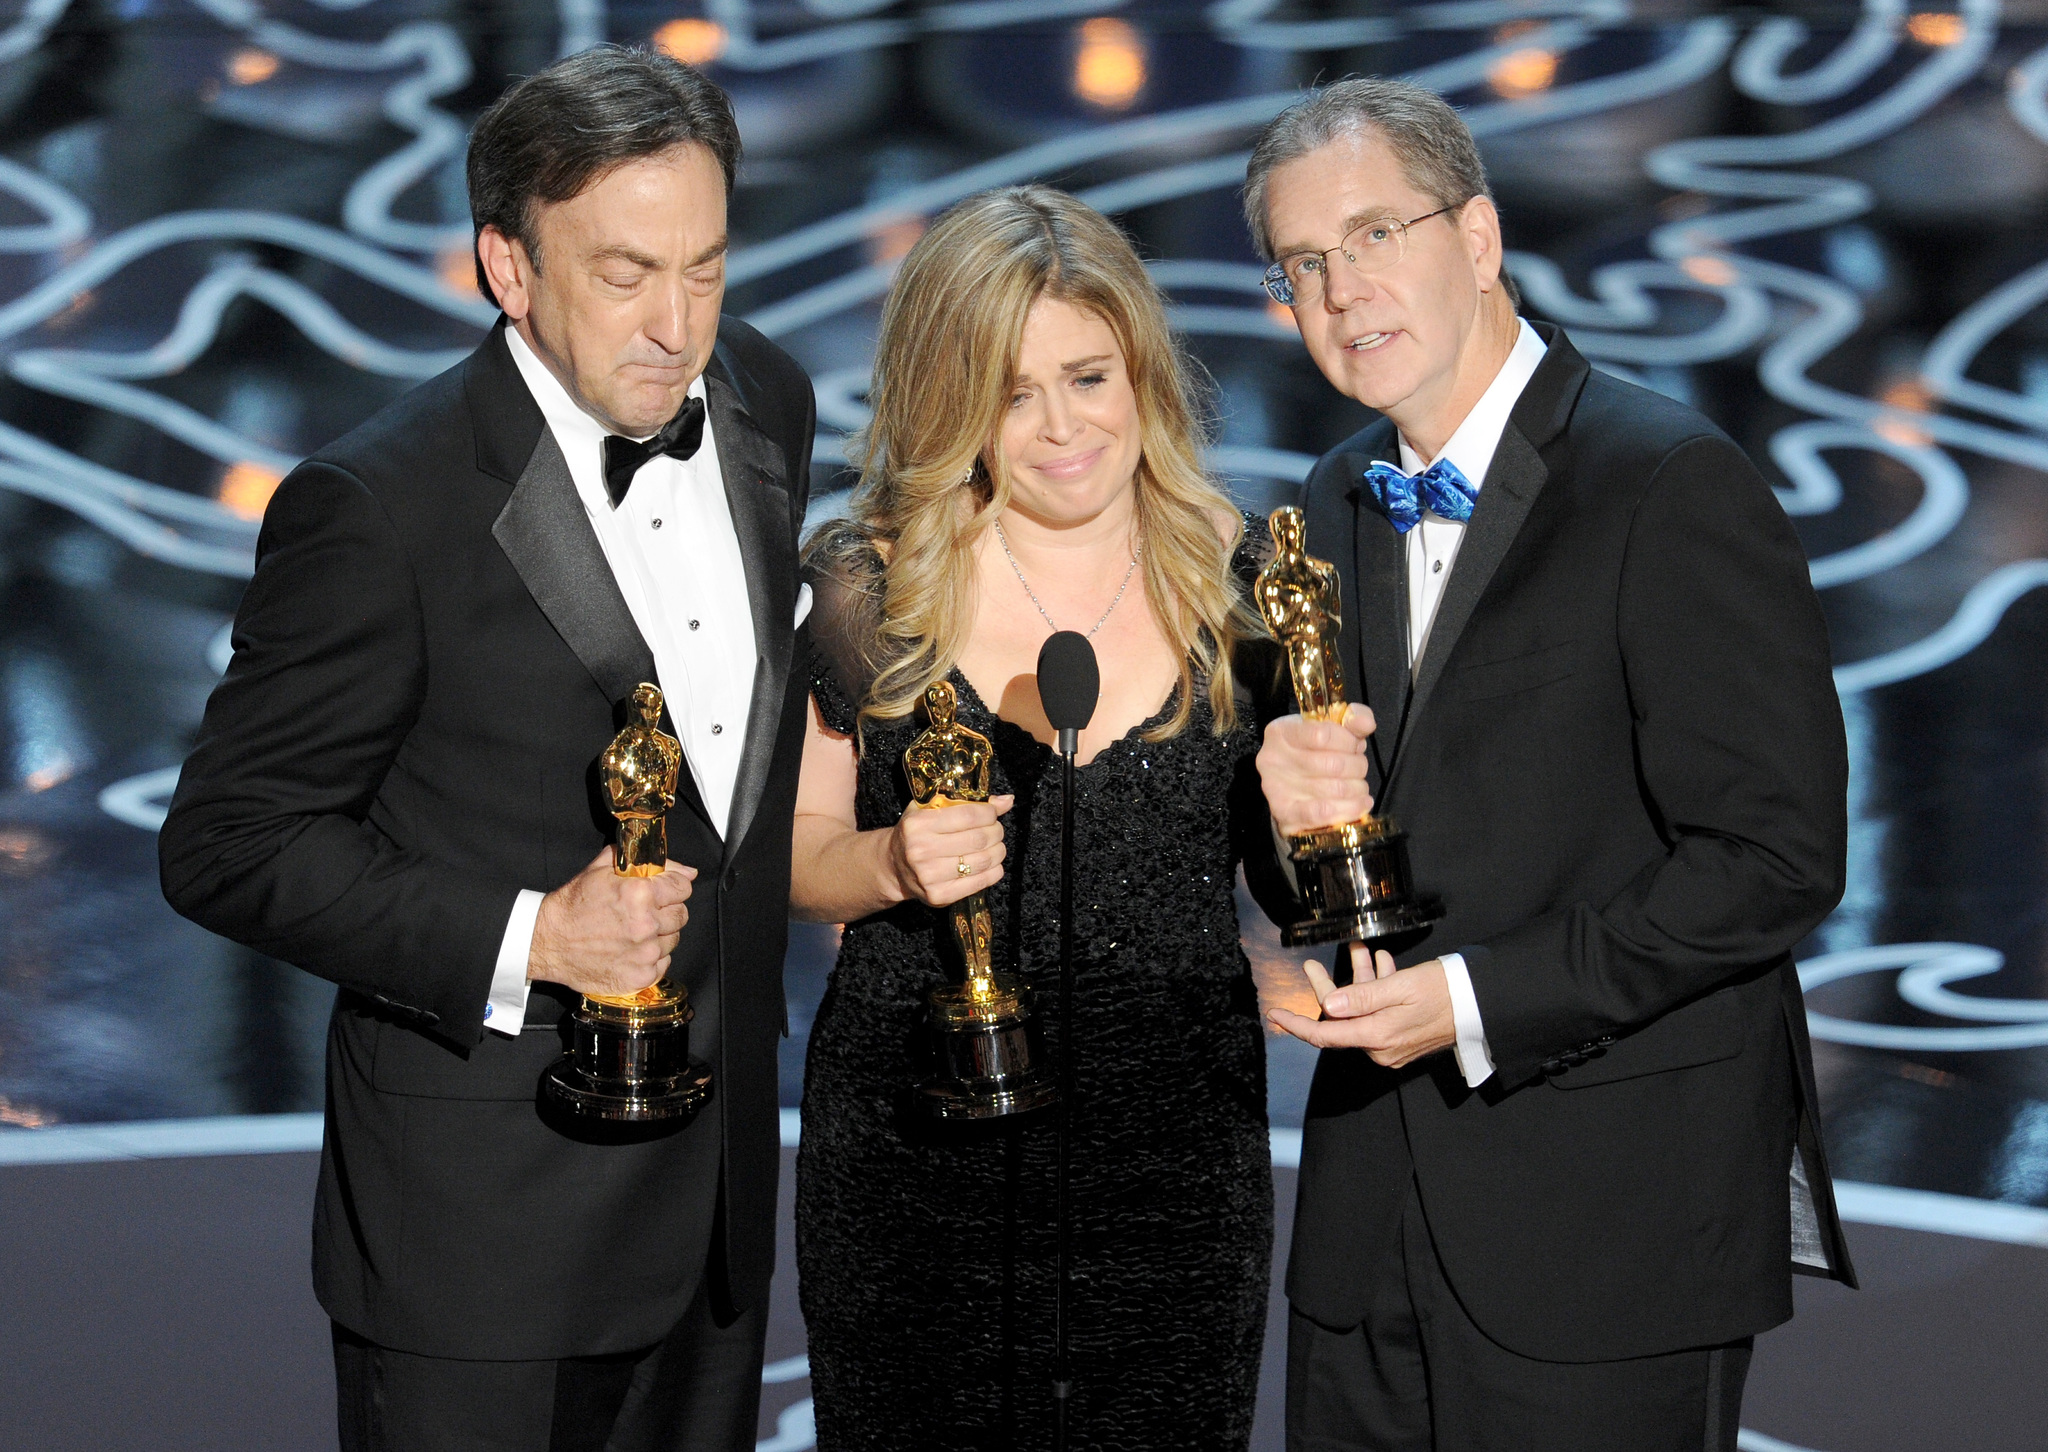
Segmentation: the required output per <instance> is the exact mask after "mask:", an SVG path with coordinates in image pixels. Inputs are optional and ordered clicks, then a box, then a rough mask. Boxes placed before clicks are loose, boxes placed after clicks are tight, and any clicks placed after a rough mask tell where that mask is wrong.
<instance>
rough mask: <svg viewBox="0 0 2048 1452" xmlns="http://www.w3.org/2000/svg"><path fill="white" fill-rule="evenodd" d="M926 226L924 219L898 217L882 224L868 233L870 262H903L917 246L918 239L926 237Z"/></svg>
mask: <svg viewBox="0 0 2048 1452" xmlns="http://www.w3.org/2000/svg"><path fill="white" fill-rule="evenodd" d="M925 225H926V224H925V220H924V218H922V217H898V218H897V219H896V220H895V221H893V222H884V223H882V224H881V225H880V226H878V227H876V228H875V230H874V231H872V232H870V233H868V261H869V262H900V261H902V260H903V259H904V258H905V257H908V256H909V255H910V249H911V248H913V247H915V246H916V245H917V239H918V238H920V237H922V236H924V233H925Z"/></svg>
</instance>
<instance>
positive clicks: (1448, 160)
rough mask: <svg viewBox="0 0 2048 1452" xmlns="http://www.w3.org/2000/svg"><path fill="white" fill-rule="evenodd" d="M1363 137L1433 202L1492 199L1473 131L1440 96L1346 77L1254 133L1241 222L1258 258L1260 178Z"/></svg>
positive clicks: (1263, 242)
mask: <svg viewBox="0 0 2048 1452" xmlns="http://www.w3.org/2000/svg"><path fill="white" fill-rule="evenodd" d="M1368 135H1377V136H1379V137H1382V138H1383V139H1384V140H1385V141H1386V143H1387V145H1388V146H1389V147H1391V148H1392V149H1393V152H1394V156H1395V158H1396V159H1398V160H1399V161H1400V163H1401V170H1402V172H1403V173H1404V174H1405V175H1406V176H1407V178H1408V180H1409V182H1410V183H1412V184H1413V185H1414V187H1415V189H1416V190H1417V191H1420V192H1422V193H1423V194H1424V195H1426V196H1428V197H1429V198H1431V199H1432V200H1433V201H1435V202H1436V204H1437V205H1438V206H1440V207H1456V206H1462V205H1463V204H1464V203H1466V202H1469V201H1470V200H1472V198H1474V197H1485V198H1487V199H1488V200H1489V201H1490V200H1492V198H1493V191H1492V189H1491V188H1489V187H1488V186H1487V184H1486V164H1485V163H1484V162H1482V161H1481V160H1480V159H1479V148H1478V146H1477V145H1475V144H1474V143H1473V140H1472V132H1471V131H1470V130H1469V129H1468V128H1467V127H1466V125H1465V122H1464V120H1463V118H1461V117H1460V116H1459V115H1458V113H1457V112H1456V111H1454V110H1452V109H1451V107H1450V105H1449V103H1448V102H1446V101H1445V100H1444V98H1443V97H1442V96H1439V95H1438V94H1437V93H1436V92H1434V91H1431V90H1426V89H1424V88H1423V87H1421V86H1417V85H1411V84H1410V83H1409V82H1407V81H1395V80H1389V79H1387V78H1386V77H1384V76H1353V77H1351V78H1350V79H1349V80H1342V81H1335V82H1333V83H1331V84H1330V85H1327V86H1325V87H1323V88H1322V89H1321V90H1320V91H1316V92H1313V93H1311V94H1310V95H1309V96H1307V97H1306V98H1304V99H1302V100H1300V101H1297V102H1295V103H1294V104H1293V105H1292V106H1289V107H1288V108H1287V109H1286V110H1285V111H1282V112H1281V113H1280V114H1279V115H1278V116H1275V117H1274V118H1273V119H1272V121H1271V122H1269V123H1268V124H1267V126H1266V129H1265V130H1264V131H1262V132H1260V133H1259V139H1258V143H1257V144H1256V145H1255V146H1253V147H1252V159H1251V164H1250V165H1249V166H1247V167H1246V168H1245V178H1244V220H1245V224H1246V225H1247V226H1248V227H1250V228H1251V233H1252V242H1253V244H1254V245H1256V246H1257V247H1258V249H1259V255H1260V256H1261V257H1264V258H1266V259H1267V260H1268V261H1270V260H1271V259H1272V256H1273V234H1272V232H1271V231H1270V230H1269V229H1268V228H1267V226H1266V183H1267V182H1268V181H1270V180H1271V179H1272V175H1273V169H1274V168H1275V167H1278V166H1282V165H1285V164H1286V163H1287V162H1290V161H1294V160H1297V159H1299V158H1301V157H1304V156H1307V155H1308V154H1309V153H1310V152H1311V151H1316V150H1320V149H1321V148H1322V147H1325V146H1328V145H1329V144H1330V143H1331V142H1333V141H1349V140H1355V139H1357V138H1359V137H1363V136H1368Z"/></svg>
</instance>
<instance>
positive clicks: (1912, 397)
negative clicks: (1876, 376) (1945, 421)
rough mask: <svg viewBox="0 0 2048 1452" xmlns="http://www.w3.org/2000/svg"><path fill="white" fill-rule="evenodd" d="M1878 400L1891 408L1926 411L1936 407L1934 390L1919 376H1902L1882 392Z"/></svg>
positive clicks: (1911, 411) (1913, 411)
mask: <svg viewBox="0 0 2048 1452" xmlns="http://www.w3.org/2000/svg"><path fill="white" fill-rule="evenodd" d="M1878 401H1879V402H1880V403H1883V404H1884V405H1886V406H1887V407H1889V408H1902V409H1905V410H1906V411H1907V412H1909V413H1925V412H1927V410H1928V409H1930V408H1932V407H1934V392H1933V390H1932V389H1930V388H1929V387H1928V386H1927V385H1926V384H1925V383H1923V382H1921V381H1920V380H1919V379H1918V378H1901V379H1898V380H1897V381H1896V382H1894V383H1892V384H1891V385H1890V386H1889V387H1887V388H1886V389H1885V391H1884V392H1883V393H1880V394H1879V395H1878Z"/></svg>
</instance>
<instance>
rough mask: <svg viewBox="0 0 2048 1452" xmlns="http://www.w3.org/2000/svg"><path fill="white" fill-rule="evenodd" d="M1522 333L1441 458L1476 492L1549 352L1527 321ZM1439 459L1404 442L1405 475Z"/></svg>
mask: <svg viewBox="0 0 2048 1452" xmlns="http://www.w3.org/2000/svg"><path fill="white" fill-rule="evenodd" d="M1519 321H1520V325H1521V333H1520V335H1519V336H1518V337H1517V338H1516V339H1515V346H1514V347H1513V348H1511V349H1510V350H1509V351H1508V356H1507V361H1506V362H1504V363H1502V364H1501V366H1500V372H1498V373H1496V374H1494V375H1493V382H1491V383H1489V384H1487V385H1486V392H1484V393H1482V394H1480V395H1479V402H1477V403H1475V404H1473V405H1472V411H1471V412H1470V413H1468V414H1466V415H1465V421H1464V422H1463V423H1461V424H1459V425H1458V427H1457V429H1456V431H1455V432H1453V433H1452V434H1451V437H1450V440H1449V441H1448V442H1447V443H1445V445H1444V447H1443V452H1442V453H1440V454H1438V455H1437V456H1436V457H1437V459H1449V460H1450V461H1451V463H1452V464H1454V465H1455V466H1457V470H1458V472H1459V473H1460V474H1463V475H1464V476H1465V478H1466V480H1467V481H1468V482H1470V484H1471V485H1472V487H1473V488H1474V489H1477V488H1479V487H1480V485H1482V484H1483V483H1485V482H1486V471H1487V469H1488V468H1490V467H1491V466H1492V464H1493V455H1494V451H1495V450H1496V449H1498V448H1499V447H1500V436H1501V434H1502V432H1503V431H1504V430H1506V428H1507V426H1508V415H1510V414H1512V413H1513V412H1514V411H1515V404H1516V403H1517V402H1518V401H1519V400H1520V399H1521V397H1522V390H1523V389H1525V388H1527V387H1528V386H1529V380H1530V378H1532V377H1533V376H1535V373H1536V369H1537V367H1538V365H1540V364H1541V363H1542V362H1543V354H1544V352H1545V351H1546V348H1545V344H1544V342H1543V339H1542V338H1541V337H1540V336H1538V335H1537V332H1536V330H1535V329H1534V328H1532V327H1530V326H1529V323H1528V320H1527V319H1526V318H1524V319H1520V320H1519ZM1435 462H1436V459H1424V458H1423V457H1422V456H1421V455H1420V454H1418V453H1416V452H1415V450H1414V449H1413V448H1411V447H1410V446H1409V443H1408V440H1407V439H1406V438H1403V439H1402V440H1401V472H1402V473H1404V474H1417V473H1420V472H1421V471H1422V469H1423V467H1424V466H1425V465H1427V464H1433V463H1435Z"/></svg>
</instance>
